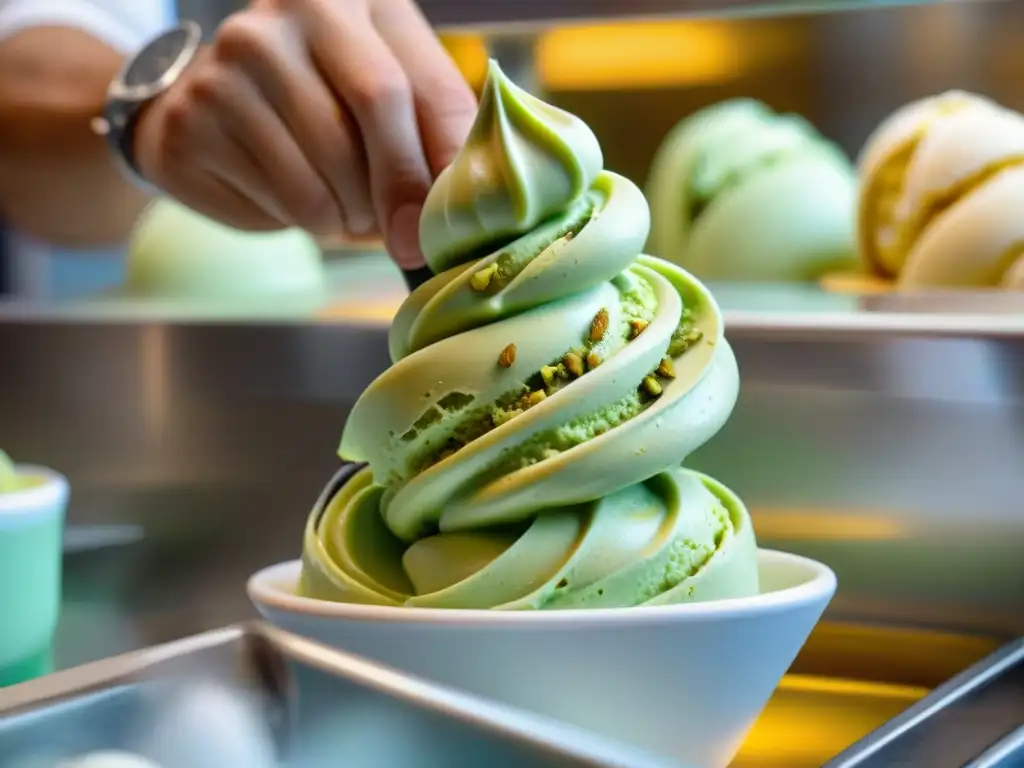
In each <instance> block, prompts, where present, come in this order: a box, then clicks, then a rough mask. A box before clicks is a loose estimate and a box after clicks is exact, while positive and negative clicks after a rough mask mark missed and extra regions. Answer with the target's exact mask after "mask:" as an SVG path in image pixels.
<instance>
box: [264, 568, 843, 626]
mask: <svg viewBox="0 0 1024 768" xmlns="http://www.w3.org/2000/svg"><path fill="white" fill-rule="evenodd" d="M757 560H758V567H759V569H760V568H764V567H766V566H767V567H771V566H776V567H779V566H782V565H789V566H796V567H797V568H802V569H803V570H804V571H805V572H806V574H807V577H806V579H805V580H804V581H802V582H801V583H799V584H797V585H796V586H793V587H787V588H785V589H779V590H775V591H772V592H765V593H763V594H760V595H755V596H753V597H735V598H726V599H722V600H708V601H705V602H698V603H678V604H675V605H659V606H638V607H633V608H594V609H579V608H577V609H566V610H558V611H490V610H483V609H460V608H406V607H400V606H387V605H361V604H356V603H336V602H332V601H330V600H319V599H315V598H311V597H299V596H298V595H295V594H292V593H291V592H289V591H286V590H285V589H282V588H281V586H279V585H280V584H281V582H287V583H292V584H294V583H295V582H296V581H297V580H298V576H299V572H300V570H301V568H302V562H301V561H300V560H288V561H285V562H283V563H277V564H276V565H271V566H268V567H266V568H263V569H261V570H259V571H257V572H256V573H254V574H253V575H252V576H250V577H249V581H248V583H247V584H246V591H247V592H248V594H249V599H250V600H252V602H253V603H254V604H255V605H256V606H257V607H265V608H267V609H269V610H272V611H281V612H284V613H291V614H301V615H305V616H307V617H310V618H321V619H344V620H349V621H372V622H406V623H410V622H411V623H421V622H427V623H435V624H458V625H463V626H470V625H478V626H488V627H498V626H509V625H513V626H515V627H517V628H519V627H526V626H548V625H551V624H556V625H557V624H565V623H566V622H569V623H571V624H573V625H574V626H576V627H579V626H581V625H585V626H594V625H598V626H608V625H618V624H629V625H630V626H635V625H643V624H648V623H655V624H660V623H662V622H664V621H687V622H691V621H692V622H707V621H720V620H723V619H735V618H741V617H744V616H753V615H763V614H772V613H781V612H786V611H790V610H793V609H795V608H798V607H801V606H805V605H810V604H814V603H818V602H827V601H828V600H829V599H831V597H832V595H833V593H834V592H835V589H836V575H835V573H834V572H833V571H832V569H831V568H829V567H828V566H827V565H825V564H824V563H819V562H818V561H816V560H811V559H810V558H807V557H802V556H800V555H793V554H790V553H788V552H780V551H778V550H773V549H762V548H758V550H757Z"/></svg>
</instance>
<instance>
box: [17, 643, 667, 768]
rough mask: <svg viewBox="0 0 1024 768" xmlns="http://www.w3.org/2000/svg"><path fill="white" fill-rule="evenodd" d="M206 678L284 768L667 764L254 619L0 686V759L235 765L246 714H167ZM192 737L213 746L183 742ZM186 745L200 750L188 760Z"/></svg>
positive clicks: (191, 767) (166, 767) (184, 767)
mask: <svg viewBox="0 0 1024 768" xmlns="http://www.w3.org/2000/svg"><path fill="white" fill-rule="evenodd" d="M197 686H206V687H207V688H208V689H209V688H210V687H211V686H213V688H212V689H214V690H220V691H222V692H226V691H230V692H231V697H232V699H231V700H233V701H237V702H245V703H246V706H247V708H248V709H249V711H251V712H253V713H254V714H255V715H256V717H255V718H253V721H254V723H255V724H256V725H253V724H251V725H250V727H249V729H248V730H249V731H252V733H253V734H256V735H259V736H260V738H258V739H254V740H253V741H260V740H262V741H264V742H265V743H267V744H270V745H272V747H271V749H270V750H269V751H270V752H272V753H275V754H273V755H272V764H274V765H281V766H287V767H288V768H319V766H322V765H328V764H329V765H345V766H352V767H353V768H358V767H359V766H381V765H387V766H388V768H401V767H402V766H415V768H430V767H431V766H438V768H440V767H441V766H444V767H446V768H447V767H448V766H453V765H459V766H466V767H467V768H469V767H471V766H481V767H483V766H487V767H490V766H549V765H550V766H594V767H597V766H601V767H608V768H611V766H618V767H620V768H626V767H627V766H628V767H629V768H645V767H648V766H649V767H650V768H655V767H656V766H667V765H669V763H668V762H666V761H663V760H661V759H659V758H655V757H652V756H650V755H647V754H645V753H642V752H640V751H638V750H636V749H634V748H632V747H628V746H625V745H622V744H619V743H617V742H613V741H610V740H608V739H605V738H603V737H600V736H598V735H595V734H589V733H586V732H584V731H582V730H580V729H577V728H574V727H569V726H564V725H562V724H559V723H555V722H553V721H551V720H547V719H544V718H541V717H538V716H534V715H531V714H527V713H523V712H520V711H517V710H513V709H511V708H508V707H505V706H501V705H497V704H492V703H490V702H487V701H484V700H481V699H478V698H475V697H471V696H468V695H464V694H461V693H458V692H455V691H452V690H449V689H445V688H442V687H439V686H435V685H433V684H430V683H427V682H424V681H421V680H418V679H415V678H412V677H409V676H406V675H404V674H401V673H398V672H394V671H391V670H389V669H386V668H384V667H381V666H378V665H376V664H374V663H370V662H367V661H364V660H362V659H359V658H357V657H354V656H349V655H347V654H344V653H341V652H338V651H335V650H332V649H330V648H327V647H325V646H322V645H320V644H318V643H315V642H313V641H310V640H306V639H305V638H301V637H297V636H295V635H291V634H289V633H286V632H282V631H280V630H278V629H276V628H273V627H270V626H268V625H266V624H262V623H251V624H245V625H239V626H235V627H229V628H227V629H222V630H217V631H214V632H208V633H205V634H202V635H197V636H194V637H191V638H187V639H185V640H181V641H177V642H173V643H169V644H167V645H161V646H156V647H154V648H150V649H147V650H143V651H138V652H135V653H130V654H126V655H123V656H117V657H114V658H112V659H107V660H104V661H99V662H95V663H92V664H87V665H85V666H82V667H77V668H75V669H70V670H67V671H64V672H59V673H57V674H54V675H51V676H49V677H45V678H41V679H39V680H36V681H33V682H30V683H26V684H23V685H19V686H14V687H12V688H8V689H5V690H0V766H3V767H4V768H20V766H21V765H32V766H33V768H35V766H45V767H46V768H52V766H53V765H54V763H55V762H57V761H58V760H59V759H63V758H66V757H69V756H76V755H82V754H86V753H90V752H94V751H99V750H110V749H124V750H129V751H134V752H138V753H141V754H143V755H147V756H149V757H153V758H157V757H159V760H160V762H161V763H162V765H163V768H201V766H200V763H201V764H202V766H203V767H205V766H206V765H207V764H209V765H211V766H212V765H221V766H226V765H228V764H232V765H233V764H236V763H237V762H238V761H239V760H241V758H238V757H237V754H238V753H239V749H238V747H237V746H236V747H235V748H233V751H230V754H231V755H232V757H227V758H225V757H224V754H225V748H224V746H223V745H224V742H225V741H226V740H227V741H230V740H232V739H234V740H237V739H238V738H239V735H238V734H239V732H246V733H247V732H248V731H247V730H246V728H239V727H238V726H237V725H236V724H237V723H238V722H240V718H239V717H238V716H237V713H233V712H232V713H227V714H226V715H225V713H223V712H219V713H218V714H217V715H216V716H215V717H208V716H207V715H206V714H202V715H197V714H196V709H195V707H192V708H191V709H190V711H188V712H186V711H185V708H183V709H181V711H177V712H172V711H169V702H173V701H175V700H176V697H178V696H180V695H182V694H183V693H187V692H188V691H190V690H192V691H195V690H198V688H197ZM220 701H223V699H221V700H220ZM192 703H193V704H194V703H195V702H194V701H193V702H192ZM208 710H209V708H208ZM160 718H163V719H162V720H160ZM168 718H170V720H168ZM204 719H205V722H203V720H204ZM259 723H262V727H257V726H258V724H259ZM182 724H184V726H183V727H182ZM154 725H156V726H157V727H156V728H154ZM154 732H158V733H162V734H163V736H167V734H168V733H172V734H174V735H173V736H172V737H171V739H170V740H171V741H173V742H174V744H173V745H172V747H173V749H172V751H173V752H174V753H175V754H177V755H178V756H179V757H177V758H176V760H177V761H178V762H176V763H175V764H171V763H170V762H167V760H166V758H165V757H164V755H165V754H166V750H164V751H163V752H161V751H160V750H159V749H157V754H154V753H153V750H152V749H150V750H147V749H145V745H147V744H149V745H150V746H152V745H153V744H155V743H156V742H154V739H153V736H152V734H153V733H154ZM189 739H192V740H196V739H200V740H203V739H205V742H204V743H198V744H193V745H188V744H186V743H185V742H187V741H188V740H189ZM163 743H164V746H166V739H165V742H163ZM140 745H143V746H142V748H140ZM158 746H159V745H158ZM243 746H244V745H243ZM242 751H243V752H244V751H245V750H242ZM185 754H187V755H190V756H191V757H188V758H182V757H180V756H181V755H185ZM197 756H200V757H197ZM245 762H246V765H247V768H256V766H254V765H252V763H251V761H249V760H245ZM672 765H677V764H676V763H672Z"/></svg>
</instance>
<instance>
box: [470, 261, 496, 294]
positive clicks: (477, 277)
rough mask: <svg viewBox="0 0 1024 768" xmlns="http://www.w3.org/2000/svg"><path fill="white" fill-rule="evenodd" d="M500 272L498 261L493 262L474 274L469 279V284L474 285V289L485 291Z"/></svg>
mask: <svg viewBox="0 0 1024 768" xmlns="http://www.w3.org/2000/svg"><path fill="white" fill-rule="evenodd" d="M497 273H498V265H497V263H494V264H491V266H489V267H484V268H483V269H481V270H480V271H479V272H477V273H476V274H474V275H473V276H472V277H471V278H470V279H469V284H470V285H471V286H472V287H473V290H474V291H478V292H480V293H483V292H484V291H486V290H487V287H488V286H489V285H490V284H491V280H492V279H493V278H494V276H495V275H496V274H497Z"/></svg>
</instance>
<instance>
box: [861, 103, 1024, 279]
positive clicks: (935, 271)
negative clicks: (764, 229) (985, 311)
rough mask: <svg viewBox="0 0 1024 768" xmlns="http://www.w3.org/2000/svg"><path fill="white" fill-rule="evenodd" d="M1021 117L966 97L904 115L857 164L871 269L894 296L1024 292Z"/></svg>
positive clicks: (872, 141) (919, 106) (891, 121)
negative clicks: (905, 292)
mask: <svg viewBox="0 0 1024 768" xmlns="http://www.w3.org/2000/svg"><path fill="white" fill-rule="evenodd" d="M1022 206H1024V116H1022V115H1020V114H1018V113H1017V112H1013V111H1011V110H1008V109H1004V108H1003V107H1001V106H999V105H998V104H996V103H995V102H992V101H990V100H988V99H985V98H983V97H981V96H976V95H973V94H970V93H965V92H962V91H949V92H947V93H943V94H940V95H938V96H933V97H930V98H927V99H922V100H920V101H916V102H912V103H910V104H907V105H906V106H904V107H902V108H900V109H898V110H897V111H896V112H894V113H893V114H892V115H891V116H889V117H888V118H887V119H886V120H885V121H883V122H882V123H881V125H879V126H878V128H877V129H876V130H875V132H874V133H873V134H872V135H871V136H870V138H869V139H868V141H867V144H866V145H865V148H864V151H863V154H862V156H861V159H860V197H859V204H858V216H857V235H858V243H859V248H860V252H861V254H862V256H863V259H864V262H865V264H866V265H867V266H868V268H869V269H870V270H871V271H872V272H874V273H875V274H876V275H878V276H880V277H882V278H885V279H888V280H891V281H893V282H894V283H895V285H896V287H897V288H901V289H922V288H952V287H960V288H967V287H972V288H995V287H1002V288H1013V289H1022V288H1024V217H1022V216H1021V214H1020V211H1021V210H1022Z"/></svg>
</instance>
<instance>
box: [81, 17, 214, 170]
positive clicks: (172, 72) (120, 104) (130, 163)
mask: <svg viewBox="0 0 1024 768" xmlns="http://www.w3.org/2000/svg"><path fill="white" fill-rule="evenodd" d="M202 37H203V32H202V29H201V28H200V27H199V25H198V24H196V23H195V22H194V21H185V22H182V23H181V24H179V25H178V26H176V27H174V28H173V29H169V30H167V31H166V32H163V33H161V34H160V35H158V36H157V37H156V38H154V39H153V40H151V41H150V42H149V43H147V44H146V45H145V46H143V48H142V50H140V51H139V52H138V53H136V54H135V55H134V56H133V57H132V58H131V59H129V60H128V62H127V63H126V64H125V66H124V69H122V70H121V72H120V74H118V75H117V77H115V78H114V80H113V82H112V83H111V84H110V87H109V88H108V89H107V102H106V105H105V106H104V108H103V115H102V116H101V117H97V118H95V119H94V120H93V122H92V127H93V130H94V131H95V132H96V133H98V134H100V135H101V136H105V137H106V139H107V143H108V144H109V145H110V149H111V151H112V152H113V154H114V157H115V159H116V160H117V161H118V164H119V165H120V166H121V168H122V170H124V171H125V172H127V173H128V175H129V176H130V177H131V178H132V179H133V180H134V181H136V182H139V181H141V182H143V183H144V184H145V180H144V179H143V178H142V175H141V174H140V173H139V169H138V165H136V162H135V148H134V131H135V124H136V123H137V122H138V119H139V116H140V115H141V114H142V111H143V109H144V108H145V107H146V105H147V104H149V103H150V102H152V101H153V99H155V98H156V97H157V96H159V95H160V94H161V93H163V92H164V91H166V90H167V89H168V88H170V87H171V86H172V85H174V83H175V82H176V81H177V80H178V78H179V77H181V74H182V72H184V71H185V68H186V67H188V65H189V64H190V63H191V62H192V60H193V59H194V58H195V56H196V54H197V53H198V52H199V47H200V45H201V43H202Z"/></svg>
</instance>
